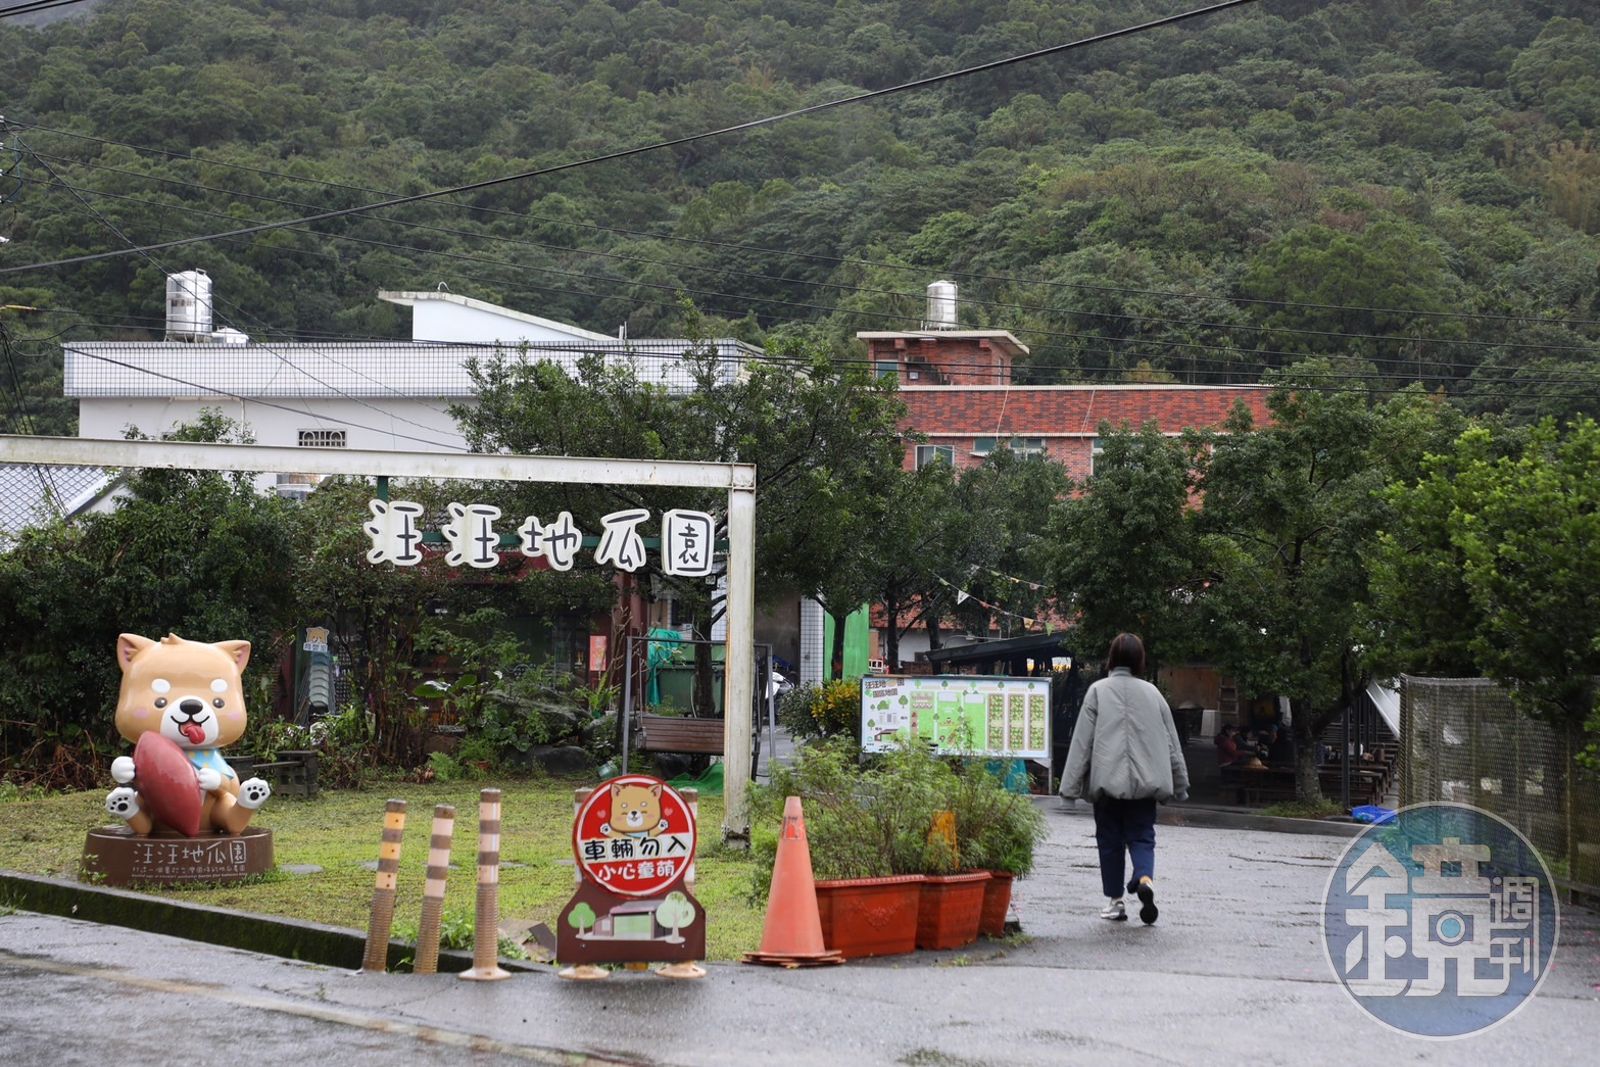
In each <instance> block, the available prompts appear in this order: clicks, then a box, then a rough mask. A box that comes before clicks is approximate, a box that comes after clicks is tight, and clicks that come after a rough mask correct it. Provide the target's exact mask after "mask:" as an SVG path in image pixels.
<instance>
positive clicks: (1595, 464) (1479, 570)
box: [1449, 418, 1600, 735]
mask: <svg viewBox="0 0 1600 1067" xmlns="http://www.w3.org/2000/svg"><path fill="white" fill-rule="evenodd" d="M1462 448H1463V450H1465V451H1466V452H1468V453H1469V454H1473V453H1475V454H1476V455H1475V458H1474V459H1473V460H1472V461H1471V462H1469V463H1467V464H1465V465H1464V466H1463V467H1462V468H1461V469H1460V471H1459V472H1458V475H1457V491H1458V494H1459V495H1458V497H1457V501H1458V503H1457V506H1456V507H1455V508H1454V509H1452V511H1451V514H1450V518H1449V532H1450V539H1451V542H1452V543H1453V544H1454V545H1455V546H1457V547H1458V548H1459V550H1460V552H1461V559H1462V576H1463V579H1464V580H1465V583H1466V587H1467V590H1468V592H1469V594H1470V596H1471V599H1472V603H1473V606H1474V607H1475V608H1476V609H1477V617H1478V620H1479V622H1478V626H1477V628H1476V632H1475V633H1474V634H1473V637H1472V641H1471V649H1472V652H1473V654H1474V655H1475V656H1476V657H1477V658H1478V660H1479V662H1480V663H1481V664H1482V668H1483V673H1485V674H1487V675H1488V676H1489V677H1491V678H1493V679H1495V680H1496V681H1498V682H1500V683H1502V684H1503V685H1505V686H1506V687H1507V688H1508V689H1509V690H1510V692H1511V696H1512V699H1513V700H1515V701H1516V702H1517V703H1518V704H1520V705H1521V706H1522V707H1523V708H1524V709H1525V710H1526V711H1527V712H1528V713H1529V714H1531V715H1534V716H1536V717H1538V718H1541V719H1543V720H1545V721H1547V722H1550V723H1551V724H1552V725H1554V726H1556V727H1557V728H1558V729H1559V730H1561V731H1563V732H1566V733H1568V734H1569V735H1570V734H1571V733H1573V732H1575V731H1576V730H1577V728H1578V726H1579V724H1580V723H1582V722H1583V720H1584V719H1586V718H1587V717H1588V715H1589V713H1590V711H1591V710H1592V709H1593V708H1594V704H1595V677H1596V675H1600V641H1597V638H1600V599H1597V598H1595V597H1594V596H1591V595H1590V593H1591V592H1592V591H1593V590H1594V589H1595V588H1596V583H1597V582H1600V426H1597V425H1596V423H1595V421H1594V420H1593V419H1589V418H1581V419H1578V420H1577V421H1575V422H1573V423H1572V424H1571V425H1570V426H1569V427H1568V428H1567V432H1566V433H1565V434H1564V435H1563V434H1561V433H1560V432H1558V430H1557V428H1556V424H1555V422H1554V421H1553V420H1545V421H1544V422H1541V423H1539V424H1538V425H1537V426H1535V427H1533V429H1532V431H1531V432H1530V434H1529V436H1528V441H1527V445H1526V447H1525V448H1523V449H1522V450H1521V453H1520V454H1519V455H1516V456H1500V457H1494V456H1492V455H1491V454H1490V439H1489V436H1488V433H1487V431H1486V430H1484V429H1482V428H1473V429H1471V430H1468V431H1467V432H1466V434H1464V435H1463V438H1462Z"/></svg>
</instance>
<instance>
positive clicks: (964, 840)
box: [949, 760, 1049, 877]
mask: <svg viewBox="0 0 1600 1067" xmlns="http://www.w3.org/2000/svg"><path fill="white" fill-rule="evenodd" d="M987 762H988V761H986V760H969V761H967V762H966V764H965V765H964V766H963V767H962V771H961V773H960V774H959V775H957V776H956V784H955V789H954V792H953V793H952V794H951V796H950V800H949V804H950V810H951V811H953V812H954V813H955V817H956V841H957V846H958V849H959V851H960V860H961V866H962V868H963V869H965V870H988V871H1006V872H1009V873H1011V874H1015V875H1018V876H1019V877H1020V876H1022V875H1026V874H1027V873H1028V872H1029V871H1031V870H1033V854H1034V848H1035V846H1037V845H1038V843H1039V842H1040V841H1043V840H1044V838H1045V836H1046V835H1047V834H1048V832H1049V830H1048V827H1046V825H1045V821H1044V816H1043V815H1042V814H1040V812H1039V809H1038V808H1037V807H1035V806H1034V803H1033V798H1032V797H1029V796H1027V795H1025V794H1022V793H1013V792H1011V791H1010V790H1009V789H1007V788H1006V787H1005V779H1004V771H1003V770H1002V771H1001V773H1000V774H998V775H997V774H995V773H994V772H992V771H990V770H989V768H988V766H987ZM1002 767H1003V764H1002Z"/></svg>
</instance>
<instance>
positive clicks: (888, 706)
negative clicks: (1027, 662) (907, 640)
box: [861, 674, 1050, 761]
mask: <svg viewBox="0 0 1600 1067" xmlns="http://www.w3.org/2000/svg"><path fill="white" fill-rule="evenodd" d="M911 738H916V739H918V740H920V741H922V742H923V743H925V744H931V745H932V746H933V748H934V751H935V752H937V753H939V754H940V755H947V756H955V755H969V756H1004V757H1009V758H1013V759H1036V760H1045V761H1048V760H1049V759H1050V679H1048V678H996V677H987V676H981V675H972V674H949V675H935V676H933V677H906V676H896V675H886V676H868V677H865V678H862V679H861V748H862V751H864V752H887V751H888V750H889V749H892V748H898V747H900V746H901V745H903V744H904V743H905V742H906V741H908V740H910V739H911Z"/></svg>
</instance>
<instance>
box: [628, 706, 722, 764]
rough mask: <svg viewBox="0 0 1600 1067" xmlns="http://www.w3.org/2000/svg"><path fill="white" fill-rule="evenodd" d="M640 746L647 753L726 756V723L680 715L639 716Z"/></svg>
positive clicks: (719, 720)
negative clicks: (724, 737)
mask: <svg viewBox="0 0 1600 1067" xmlns="http://www.w3.org/2000/svg"><path fill="white" fill-rule="evenodd" d="M639 747H640V748H641V749H643V750H644V751H646V752H692V753H694V754H696V755H704V756H720V755H722V720H721V719H688V718H683V717H681V716H677V715H641V716H639Z"/></svg>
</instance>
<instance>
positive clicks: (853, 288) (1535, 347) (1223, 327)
mask: <svg viewBox="0 0 1600 1067" xmlns="http://www.w3.org/2000/svg"><path fill="white" fill-rule="evenodd" d="M29 152H30V153H31V154H33V155H35V156H38V157H39V158H40V163H41V165H43V163H44V160H46V159H54V160H56V161H58V162H68V163H74V164H77V165H80V166H83V167H87V168H90V169H93V170H105V171H109V172H111V173H114V174H121V175H125V176H130V177H135V178H141V179H144V180H146V181H154V182H161V183H164V184H169V185H176V186H179V187H181V188H187V189H198V190H201V191H204V192H211V193H220V194H223V195H228V196H236V197H244V198H247V199H252V200H264V201H268V202H271V203H277V204H284V205H287V206H290V207H296V208H308V207H311V206H312V205H310V204H304V203H300V202H298V201H294V200H285V199H282V198H280V197H275V196H267V195H264V194H260V193H247V192H241V191H238V190H232V189H221V188H217V187H214V186H207V185H199V184H196V183H193V182H185V181H181V180H179V179H175V178H165V177H161V176H159V175H151V174H143V173H141V172H139V171H130V170H125V169H123V168H120V167H111V166H106V165H104V164H98V163H93V162H89V161H87V160H78V159H72V158H69V157H62V156H54V155H49V154H46V153H40V152H37V151H35V150H34V149H31V148H30V149H29ZM69 188H70V187H69ZM87 191H88V192H91V193H95V195H104V196H116V195H118V194H113V193H101V192H99V191H97V190H87ZM134 202H135V203H142V204H148V205H150V206H155V207H163V208H169V209H171V210H189V211H194V212H196V213H199V214H208V215H212V216H213V217H217V218H231V217H232V216H229V215H225V214H223V213H221V212H207V211H204V210H203V209H199V208H191V207H188V206H187V205H165V204H159V203H157V202H153V201H147V200H138V199H135V201H134ZM381 221H383V222H387V223H391V224H393V225H397V226H404V227H408V228H411V229H417V230H423V231H426V232H429V233H440V234H447V235H450V236H455V237H466V238H470V239H473V240H479V241H502V242H505V243H507V244H512V245H522V246H527V247H532V248H539V249H542V250H550V249H555V250H559V251H563V252H572V253H575V254H579V255H586V256H598V257H601V258H606V259H617V260H623V261H626V262H635V263H644V264H649V265H652V266H660V267H670V268H673V269H676V270H689V271H699V272H706V273H716V274H724V275H729V276H734V277H741V278H752V279H755V280H758V281H764V282H772V281H784V280H785V279H781V278H775V277H774V276H772V275H770V274H761V273H756V272H753V271H745V270H739V269H737V268H732V267H718V266H714V265H701V264H693V263H682V262H679V261H675V260H661V259H650V258H648V257H645V256H635V255H629V254H627V253H622V252H611V251H602V250H599V249H589V248H573V247H571V246H568V245H558V244H551V243H549V242H545V241H534V240H530V239H528V238H519V237H511V236H508V235H503V234H489V233H479V232H476V231H473V230H460V229H454V228H451V227H445V226H433V225H431V224H428V223H423V222H411V221H406V220H402V219H396V218H391V217H387V216H384V217H381ZM292 229H293V230H294V231H295V232H300V233H311V234H314V235H316V236H318V237H323V238H328V237H334V238H337V237H338V236H339V235H336V234H327V233H323V232H322V231H317V230H309V229H305V228H302V227H293V228H292ZM351 239H352V240H360V238H351ZM400 247H405V248H411V249H412V250H414V251H418V252H429V253H432V252H433V250H430V249H418V248H415V246H400ZM438 254H443V253H438ZM531 269H537V270H552V271H553V268H531ZM556 273H559V272H556ZM579 276H583V277H589V276H588V275H579ZM805 284H806V285H808V286H809V287H812V288H825V289H833V290H838V291H841V292H846V293H867V294H872V295H878V296H888V297H894V298H899V299H906V300H914V301H920V300H921V299H922V294H920V293H910V292H905V291H903V290H897V289H880V288H876V287H872V286H862V285H847V284H843V283H840V282H830V281H814V282H808V283H805ZM730 295H732V294H730ZM750 299H760V298H750ZM965 302H966V303H967V304H969V305H974V306H978V307H986V308H994V309H1000V310H1007V311H1023V312H1038V313H1043V314H1047V315H1061V316H1070V315H1081V316H1088V317H1093V318H1100V319H1116V320H1121V321H1126V322H1132V323H1159V324H1162V325H1168V326H1191V327H1198V328H1202V329H1210V330H1220V331H1234V330H1247V331H1251V332H1255V333H1261V334H1287V335H1292V336H1307V337H1320V338H1336V339H1340V340H1351V341H1377V342H1392V343H1400V344H1411V343H1416V342H1429V343H1433V344H1444V345H1462V346H1465V347H1475V348H1484V347H1490V348H1510V349H1526V350H1530V351H1543V352H1578V353H1582V354H1584V355H1592V354H1593V352H1594V347H1593V346H1592V345H1591V346H1579V345H1553V344H1546V343H1539V342H1525V341H1482V340H1469V339H1464V338H1445V337H1431V336H1429V337H1423V336H1420V335H1419V336H1416V337H1408V336H1406V335H1403V334H1373V333H1350V332H1344V331H1336V330H1313V329H1307V328H1304V327H1294V326H1264V325H1255V324H1252V323H1223V322H1211V321H1207V320H1203V319H1184V318H1170V317H1165V316H1156V315H1130V314H1125V313H1121V312H1111V311H1091V310H1083V309H1078V308H1058V307H1050V306H1047V305H1040V304H1019V303H1011V302H1006V301H1000V300H988V299H983V298H973V297H970V296H969V297H966V298H965ZM1328 306H1330V307H1331V306H1332V305H1328ZM1349 310H1359V309H1354V308H1352V309H1349ZM1083 336H1086V337H1099V338H1100V339H1102V340H1106V341H1113V342H1115V341H1123V340H1127V339H1126V338H1117V337H1107V336H1105V335H1103V334H1099V335H1097V334H1086V335H1083Z"/></svg>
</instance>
